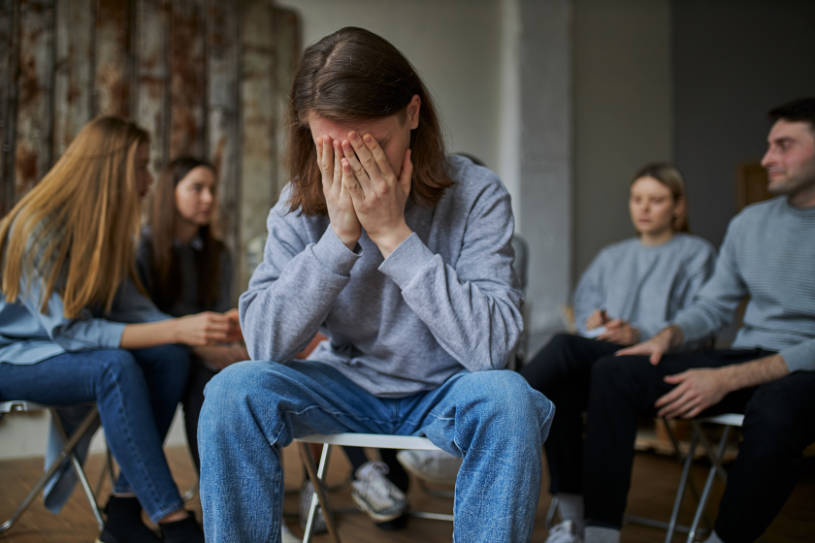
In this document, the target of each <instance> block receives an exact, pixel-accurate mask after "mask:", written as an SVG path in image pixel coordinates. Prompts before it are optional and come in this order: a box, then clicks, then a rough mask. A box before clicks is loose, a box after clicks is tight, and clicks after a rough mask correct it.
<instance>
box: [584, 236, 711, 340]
mask: <svg viewBox="0 0 815 543" xmlns="http://www.w3.org/2000/svg"><path fill="white" fill-rule="evenodd" d="M715 262H716V250H715V249H714V248H713V245H711V244H710V242H708V241H706V240H704V239H702V238H700V237H697V236H691V235H688V234H675V235H674V236H673V237H672V238H671V239H670V240H668V241H667V242H665V243H663V244H662V245H657V246H647V245H643V244H642V242H641V241H640V240H639V238H632V239H627V240H625V241H621V242H619V243H615V244H613V245H610V246H608V247H606V248H604V249H603V250H602V251H600V253H598V255H597V256H596V257H595V259H594V261H592V263H591V265H590V266H589V267H588V269H587V270H586V272H585V273H584V274H583V276H582V277H581V278H580V282H579V283H578V284H577V288H576V289H575V293H574V313H575V321H576V324H577V329H578V330H579V331H580V332H581V333H585V332H586V319H587V318H588V317H589V315H591V313H592V312H594V310H596V309H605V310H606V313H607V314H608V316H609V318H612V319H623V320H625V321H626V322H628V323H629V324H631V325H632V326H634V327H635V328H637V329H638V330H639V331H640V339H641V340H646V339H648V338H649V337H651V336H653V335H654V334H655V333H657V332H658V331H660V330H661V329H662V328H664V327H665V326H667V325H668V323H669V322H671V320H672V319H673V318H674V317H675V316H676V314H677V313H678V312H679V310H680V309H682V308H683V307H684V306H686V305H688V304H689V303H690V301H691V300H692V299H693V297H694V296H695V295H696V293H697V292H699V289H700V288H702V285H703V284H704V283H705V281H707V279H708V278H709V277H710V274H711V273H712V272H713V266H714V265H715Z"/></svg>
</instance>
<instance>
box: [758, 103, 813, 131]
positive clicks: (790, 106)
mask: <svg viewBox="0 0 815 543" xmlns="http://www.w3.org/2000/svg"><path fill="white" fill-rule="evenodd" d="M768 115H769V116H770V120H771V121H772V122H775V121H778V120H781V119H783V120H785V121H788V122H805V123H809V128H810V130H812V131H815V98H799V99H797V100H793V101H792V102H787V103H786V104H783V105H780V106H778V107H774V108H773V109H771V110H770V112H769V113H768Z"/></svg>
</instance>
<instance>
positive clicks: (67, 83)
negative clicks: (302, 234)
mask: <svg viewBox="0 0 815 543" xmlns="http://www.w3.org/2000/svg"><path fill="white" fill-rule="evenodd" d="M299 52H300V27H299V21H298V18H297V16H296V14H295V13H294V12H292V11H291V10H287V9H284V8H281V7H278V6H276V5H275V4H274V2H273V1H272V0H242V1H240V2H235V3H224V2H220V1H218V0H173V1H170V0H124V1H122V0H0V143H2V145H1V146H0V176H2V187H0V215H2V214H5V213H6V212H7V211H8V210H9V209H10V208H11V206H12V205H14V202H16V201H17V200H18V199H19V198H20V197H21V196H22V195H23V194H25V192H26V191H28V190H29V189H30V188H31V187H32V186H34V185H35V184H36V183H37V181H39V179H41V178H42V176H43V175H44V174H45V173H46V172H47V171H48V169H49V168H50V167H51V165H52V164H53V163H54V161H55V160H56V159H57V158H58V157H59V156H60V154H61V153H62V152H63V151H64V150H65V148H66V147H67V146H68V144H69V143H70V142H71V140H72V139H73V137H74V136H75V135H76V133H77V132H78V131H79V129H80V128H81V127H82V126H83V125H84V124H85V123H86V122H87V121H89V120H90V119H92V118H93V117H95V116H97V115H102V114H116V115H122V116H127V117H130V118H132V119H134V120H135V121H136V122H138V123H139V124H140V125H142V126H143V127H145V128H146V129H147V130H148V131H149V132H150V133H151V135H152V148H151V158H152V164H153V167H154V170H157V169H158V168H160V167H161V164H163V163H166V161H167V160H169V159H171V158H172V157H174V156H177V155H180V154H193V155H198V156H204V157H206V158H209V159H210V160H211V161H212V162H213V163H214V164H215V165H216V167H217V168H218V172H219V174H220V179H219V187H218V193H219V204H220V208H221V222H220V226H221V231H222V233H223V236H224V238H225V241H226V242H227V244H228V245H229V247H230V248H232V250H233V251H234V254H235V261H236V266H237V273H236V284H235V291H236V292H241V291H242V290H243V289H244V288H245V285H246V282H247V280H248V277H249V275H250V274H251V271H252V270H251V269H250V268H251V265H250V262H249V261H250V259H252V258H255V256H251V257H250V245H251V242H252V240H257V239H258V238H261V237H263V236H265V218H266V213H267V212H268V210H269V208H270V207H271V206H272V205H273V204H274V202H275V201H276V199H277V196H278V194H279V192H280V189H281V188H282V186H283V185H284V184H285V181H286V179H285V173H284V169H283V167H282V164H281V161H280V157H282V152H281V145H282V144H283V137H282V134H283V132H282V113H283V105H284V104H285V99H286V97H287V95H288V90H289V87H290V85H291V77H292V76H293V71H294V67H295V64H296V60H297V58H298V56H299Z"/></svg>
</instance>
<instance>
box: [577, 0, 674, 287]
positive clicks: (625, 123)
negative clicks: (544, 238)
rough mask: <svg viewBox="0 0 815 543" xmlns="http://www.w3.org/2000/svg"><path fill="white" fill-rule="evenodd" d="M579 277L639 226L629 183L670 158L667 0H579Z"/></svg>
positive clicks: (670, 116)
mask: <svg viewBox="0 0 815 543" xmlns="http://www.w3.org/2000/svg"><path fill="white" fill-rule="evenodd" d="M573 4H574V12H575V14H574V48H575V53H574V57H575V60H574V81H575V83H574V86H575V88H574V96H575V99H574V100H575V102H574V110H575V114H574V122H575V125H574V133H575V149H574V161H575V202H574V205H575V207H574V214H573V216H574V231H575V244H574V251H573V258H574V267H573V279H574V280H575V281H576V280H577V278H578V277H579V276H580V274H582V273H583V271H584V270H585V269H586V267H587V266H588V265H589V263H590V262H591V260H592V259H593V258H594V256H595V255H596V254H597V252H598V251H599V250H600V249H601V248H602V247H604V246H606V245H608V244H609V243H612V242H614V241H619V240H621V239H623V238H626V237H629V236H631V235H632V234H633V232H634V230H633V227H632V226H631V221H630V219H629V214H628V185H629V183H630V181H631V176H632V175H633V174H634V172H635V171H636V170H637V169H638V168H639V167H640V166H641V165H643V164H644V163H646V162H649V161H653V160H670V159H671V158H672V145H673V142H672V132H673V113H672V78H671V52H670V34H671V32H670V4H669V0H620V1H617V2H607V1H603V0H574V1H573Z"/></svg>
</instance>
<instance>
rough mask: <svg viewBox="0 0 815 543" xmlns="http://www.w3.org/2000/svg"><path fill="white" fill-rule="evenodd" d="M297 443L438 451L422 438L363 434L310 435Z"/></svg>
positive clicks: (299, 439) (301, 438) (300, 438)
mask: <svg viewBox="0 0 815 543" xmlns="http://www.w3.org/2000/svg"><path fill="white" fill-rule="evenodd" d="M297 441H302V442H304V443H318V444H327V445H341V446H344V447H373V448H379V449H415V450H420V451H439V450H441V449H439V448H438V447H436V446H435V445H433V443H432V442H431V441H430V440H429V439H427V438H426V437H422V436H399V435H390V434H389V435H383V434H363V433H352V432H343V433H340V434H312V435H308V436H303V437H298V438H297Z"/></svg>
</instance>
